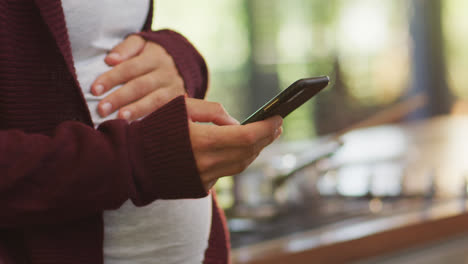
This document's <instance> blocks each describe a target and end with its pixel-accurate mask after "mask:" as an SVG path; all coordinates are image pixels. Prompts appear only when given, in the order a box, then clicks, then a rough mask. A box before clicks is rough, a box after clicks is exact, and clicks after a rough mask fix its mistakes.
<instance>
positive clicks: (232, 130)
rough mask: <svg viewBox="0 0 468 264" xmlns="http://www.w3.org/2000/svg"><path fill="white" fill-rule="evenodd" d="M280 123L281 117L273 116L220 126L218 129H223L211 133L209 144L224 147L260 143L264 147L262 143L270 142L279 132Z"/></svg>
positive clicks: (245, 146) (281, 122)
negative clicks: (261, 119) (252, 121)
mask: <svg viewBox="0 0 468 264" xmlns="http://www.w3.org/2000/svg"><path fill="white" fill-rule="evenodd" d="M282 124H283V119H282V118H281V117H279V116H274V117H271V118H268V119H266V120H263V121H259V122H255V123H251V124H248V125H244V126H236V127H220V128H219V130H224V131H222V132H221V133H214V134H213V135H211V137H210V140H211V142H210V143H211V144H210V146H211V147H213V148H224V147H226V146H233V147H234V146H240V147H244V148H249V147H252V146H255V145H256V144H261V145H263V147H264V145H268V144H270V143H271V142H272V141H273V140H275V138H277V136H278V135H279V134H281V132H282V130H281V125H282ZM263 147H262V148H263Z"/></svg>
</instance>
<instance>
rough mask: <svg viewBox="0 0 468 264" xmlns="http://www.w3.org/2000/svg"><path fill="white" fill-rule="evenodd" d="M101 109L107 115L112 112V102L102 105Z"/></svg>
mask: <svg viewBox="0 0 468 264" xmlns="http://www.w3.org/2000/svg"><path fill="white" fill-rule="evenodd" d="M101 110H102V113H103V114H104V115H105V116H107V115H109V114H110V113H111V111H112V104H111V103H109V102H105V103H103V104H102V105H101Z"/></svg>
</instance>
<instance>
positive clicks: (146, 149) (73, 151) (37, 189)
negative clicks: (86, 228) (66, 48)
mask: <svg viewBox="0 0 468 264" xmlns="http://www.w3.org/2000/svg"><path fill="white" fill-rule="evenodd" d="M187 126H188V125H187V116H186V109H185V100H184V98H183V97H182V96H181V97H178V98H176V99H174V100H173V101H171V102H170V103H168V104H167V105H165V106H164V107H162V108H161V109H159V110H158V111H156V112H155V113H153V114H152V115H150V116H148V117H147V118H145V119H143V120H142V121H139V122H134V123H132V124H131V125H128V124H127V122H125V121H122V120H112V121H108V122H105V123H103V124H102V125H101V126H100V127H99V128H98V130H95V129H93V128H92V127H89V126H86V125H84V124H81V123H79V122H73V121H67V122H64V123H62V124H61V125H59V126H58V128H57V129H56V130H55V133H54V135H53V136H50V137H49V136H45V135H41V134H26V133H24V132H22V131H19V130H0V175H1V177H0V208H2V210H0V228H3V227H14V226H25V225H31V224H35V225H37V224H53V223H59V222H63V221H68V220H72V219H79V218H82V217H84V216H86V215H91V214H95V213H97V212H100V211H102V210H106V209H116V208H118V207H120V205H121V204H122V203H123V202H125V201H126V200H128V199H129V198H130V199H132V200H133V201H134V203H135V204H136V205H145V204H148V203H151V202H152V201H154V200H155V199H169V198H198V197H202V196H205V195H206V192H205V191H204V189H203V186H202V184H201V180H200V178H199V176H198V172H197V168H196V165H195V162H194V158H193V156H192V152H191V148H190V142H189V139H188V138H189V135H188V127H187Z"/></svg>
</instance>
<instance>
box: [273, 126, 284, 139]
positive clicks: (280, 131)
mask: <svg viewBox="0 0 468 264" xmlns="http://www.w3.org/2000/svg"><path fill="white" fill-rule="evenodd" d="M282 133H283V128H282V127H280V128H278V129H276V131H275V139H277V138H279V136H281V134H282Z"/></svg>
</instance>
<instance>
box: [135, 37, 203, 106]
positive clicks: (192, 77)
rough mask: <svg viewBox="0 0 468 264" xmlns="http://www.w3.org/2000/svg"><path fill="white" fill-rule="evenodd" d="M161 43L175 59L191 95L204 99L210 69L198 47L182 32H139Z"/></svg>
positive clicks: (147, 38)
mask: <svg viewBox="0 0 468 264" xmlns="http://www.w3.org/2000/svg"><path fill="white" fill-rule="evenodd" d="M138 34H139V35H140V36H142V37H143V38H145V39H146V40H149V41H152V42H155V43H157V44H159V45H161V46H162V47H163V48H164V49H165V50H166V51H167V53H169V55H171V57H172V59H173V60H174V62H175V64H176V67H177V69H178V71H179V73H180V75H181V77H182V79H183V80H184V83H185V89H186V91H187V93H188V94H189V96H190V97H193V98H199V99H203V98H204V97H205V94H206V90H207V88H208V69H207V66H206V63H205V60H204V59H203V57H202V56H201V55H200V53H199V52H198V51H197V49H196V48H195V47H194V46H193V45H192V44H191V43H190V42H189V41H188V40H187V39H186V38H185V37H184V36H182V35H181V34H179V33H177V32H174V31H172V30H168V29H164V30H159V31H151V30H147V31H144V32H140V33H138Z"/></svg>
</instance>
